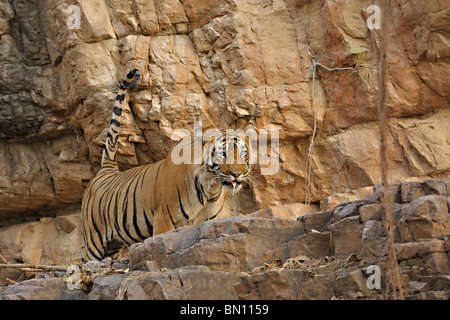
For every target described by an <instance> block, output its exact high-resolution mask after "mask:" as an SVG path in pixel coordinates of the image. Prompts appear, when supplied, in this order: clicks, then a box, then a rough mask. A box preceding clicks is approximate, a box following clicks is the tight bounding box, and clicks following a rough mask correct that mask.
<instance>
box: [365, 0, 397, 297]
mask: <svg viewBox="0 0 450 320" xmlns="http://www.w3.org/2000/svg"><path fill="white" fill-rule="evenodd" d="M387 5H388V2H387V1H381V6H380V7H381V10H382V30H381V31H380V48H379V60H378V83H379V100H378V116H379V121H380V165H381V181H382V182H381V184H382V186H383V193H382V197H381V205H382V207H383V209H384V220H385V221H384V224H385V229H386V241H387V247H388V265H389V273H388V274H387V277H386V278H387V281H388V285H387V288H386V298H388V290H389V285H391V286H392V295H393V298H394V299H397V298H399V299H403V292H402V286H401V282H400V275H399V271H398V263H397V255H396V253H395V245H394V227H395V222H394V214H393V210H392V203H393V199H392V195H391V192H390V190H389V180H388V171H389V168H388V163H387V150H388V139H389V126H388V116H387V108H388V106H387V99H386V90H387V85H386V77H387V74H386V48H387V35H388V30H387V23H386V22H387V18H388V15H387V14H388V12H389V8H388V7H387ZM372 39H373V38H372ZM397 294H398V296H397Z"/></svg>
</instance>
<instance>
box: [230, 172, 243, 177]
mask: <svg viewBox="0 0 450 320" xmlns="http://www.w3.org/2000/svg"><path fill="white" fill-rule="evenodd" d="M230 174H231V175H232V176H233V177H235V178H238V177H239V176H240V175H241V174H242V172H241V171H230Z"/></svg>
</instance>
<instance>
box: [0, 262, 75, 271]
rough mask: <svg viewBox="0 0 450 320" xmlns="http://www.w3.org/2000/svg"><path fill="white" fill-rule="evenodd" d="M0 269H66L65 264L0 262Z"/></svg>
mask: <svg viewBox="0 0 450 320" xmlns="http://www.w3.org/2000/svg"><path fill="white" fill-rule="evenodd" d="M0 269H21V270H22V269H26V270H25V271H33V272H48V271H67V267H65V266H48V265H43V264H30V263H9V264H0Z"/></svg>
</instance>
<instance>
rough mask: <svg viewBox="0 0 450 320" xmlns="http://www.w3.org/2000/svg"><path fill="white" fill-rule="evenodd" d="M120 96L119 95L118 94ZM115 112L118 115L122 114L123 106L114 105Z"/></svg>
mask: <svg viewBox="0 0 450 320" xmlns="http://www.w3.org/2000/svg"><path fill="white" fill-rule="evenodd" d="M117 97H119V96H117ZM113 112H114V114H115V115H116V116H121V115H122V108H118V107H116V106H114V109H113Z"/></svg>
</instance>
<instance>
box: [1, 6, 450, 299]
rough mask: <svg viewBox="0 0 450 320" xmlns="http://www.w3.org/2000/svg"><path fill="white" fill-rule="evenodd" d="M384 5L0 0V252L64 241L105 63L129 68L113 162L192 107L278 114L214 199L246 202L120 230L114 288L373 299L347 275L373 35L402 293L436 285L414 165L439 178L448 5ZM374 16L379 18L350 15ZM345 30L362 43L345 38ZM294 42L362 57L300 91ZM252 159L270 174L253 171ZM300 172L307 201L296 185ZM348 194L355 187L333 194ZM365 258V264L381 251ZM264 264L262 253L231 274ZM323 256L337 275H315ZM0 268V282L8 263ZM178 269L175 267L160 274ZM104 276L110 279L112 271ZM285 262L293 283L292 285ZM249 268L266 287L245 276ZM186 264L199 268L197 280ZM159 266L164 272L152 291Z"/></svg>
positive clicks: (369, 158)
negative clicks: (382, 78) (176, 226)
mask: <svg viewBox="0 0 450 320" xmlns="http://www.w3.org/2000/svg"><path fill="white" fill-rule="evenodd" d="M385 9H386V11H385V12H387V14H386V16H381V17H378V16H376V13H373V12H372V11H370V10H368V4H367V1H362V0H358V1H353V0H352V1H350V0H341V1H338V2H336V1H328V0H320V1H293V0H284V1H283V0H257V1H254V0H244V1H233V0H213V1H199V0H133V1H128V2H127V1H111V0H27V1H25V0H14V1H13V0H3V1H0V251H1V253H2V255H4V256H5V258H6V259H7V260H8V261H9V262H27V263H55V264H59V263H61V259H62V258H64V259H63V260H64V261H66V260H68V261H70V260H72V259H76V258H77V257H78V256H79V249H80V235H79V231H78V226H79V221H78V219H77V215H78V210H79V205H80V202H81V199H82V196H83V192H84V189H85V187H86V185H87V183H88V182H89V180H90V179H92V178H93V177H94V175H95V173H96V172H97V170H98V168H99V163H100V158H101V152H102V147H103V145H104V141H105V138H106V132H107V127H108V123H109V119H110V116H111V112H112V105H113V101H114V98H115V94H116V92H117V90H118V88H119V81H120V80H122V79H123V77H124V76H125V74H126V73H127V72H128V70H129V69H131V68H138V69H139V70H140V71H141V73H142V77H141V81H140V83H139V85H138V87H137V88H136V90H135V91H134V92H132V93H131V94H130V97H129V106H130V107H129V108H125V109H124V112H123V117H122V118H123V124H122V126H121V131H120V139H119V156H118V159H119V162H120V163H119V164H120V166H121V168H123V169H126V168H130V167H132V166H136V165H141V164H146V163H151V162H154V161H157V160H160V159H162V158H164V157H166V156H167V155H168V150H170V147H171V145H172V144H173V143H174V142H173V141H172V138H175V137H178V138H179V137H180V132H181V131H178V129H184V130H187V131H188V132H192V131H193V129H194V123H195V122H196V121H201V123H202V128H203V129H204V130H206V129H209V128H220V129H228V128H232V129H235V128H242V127H243V126H244V125H245V124H246V123H247V122H248V121H253V122H254V124H255V126H256V128H257V129H258V130H259V134H260V140H262V139H263V138H264V136H263V133H264V132H263V130H265V129H267V130H269V129H271V130H278V131H274V136H275V133H278V137H279V140H278V141H277V142H278V143H277V144H274V145H272V147H273V146H275V145H278V147H279V148H278V150H276V149H275V150H272V152H270V154H269V153H267V152H264V150H263V149H264V148H263V147H264V145H260V146H259V151H260V154H262V155H263V156H269V155H270V156H272V157H273V158H272V162H266V163H265V162H264V160H267V159H266V158H267V157H260V158H258V163H257V164H256V165H255V174H254V176H253V177H251V183H250V185H249V186H248V187H246V188H245V189H244V191H243V192H241V193H240V194H239V195H238V196H236V197H231V198H230V203H229V204H228V205H229V208H230V209H227V210H224V213H223V215H222V217H223V218H225V217H229V216H234V215H236V214H239V213H240V214H246V215H248V214H250V213H251V214H250V215H248V216H246V217H232V218H228V219H227V220H220V221H214V222H211V223H207V224H204V225H202V226H194V227H192V228H190V229H182V230H177V231H174V232H172V233H169V234H168V235H164V236H161V237H155V238H152V239H149V240H147V241H146V242H145V243H144V244H141V245H139V246H136V247H135V248H134V249H133V251H132V260H131V265H132V266H133V268H135V269H136V272H138V273H137V274H136V277H138V279H137V280H136V281H130V286H131V285H132V286H133V287H134V288H135V289H131V287H130V288H129V290H128V289H126V291H124V293H123V294H124V296H123V297H125V298H130V299H131V298H133V297H144V296H148V297H153V296H154V297H162V298H163V297H174V296H180V297H187V298H188V297H201V296H200V294H201V293H199V292H194V291H192V292H191V291H187V287H189V286H183V285H182V283H189V284H191V283H194V282H195V281H196V280H195V281H194V279H210V280H211V279H214V277H217V279H216V281H219V282H220V283H223V285H224V286H227V288H229V289H230V290H228V291H227V290H225V291H224V293H223V294H226V295H227V297H228V296H229V297H243V298H253V297H267V298H273V297H288V296H290V297H295V298H301V297H303V298H312V297H316V296H320V297H327V298H331V297H333V296H335V297H339V296H343V297H346V298H348V297H362V296H363V297H374V296H375V292H376V294H378V293H379V292H378V291H376V290H375V291H367V290H366V289H364V288H365V287H364V286H363V285H362V283H363V277H365V276H366V274H365V273H364V272H363V271H361V270H362V269H361V268H360V266H370V264H369V262H367V261H369V258H368V257H369V256H370V255H372V256H373V257H372V258H374V259H375V258H376V259H379V257H380V255H381V252H383V250H384V247H383V241H382V240H379V239H383V236H384V234H383V225H382V222H381V220H380V212H379V204H378V203H377V200H376V199H369V200H368V199H366V200H364V201H363V200H358V201H356V200H357V199H362V198H364V196H366V195H368V194H370V192H371V190H372V188H373V186H374V185H376V184H377V183H379V182H380V179H381V172H380V165H379V143H378V142H379V135H378V131H379V129H378V122H377V119H378V116H377V110H376V99H377V97H378V93H379V88H378V81H377V76H378V71H377V70H376V68H374V66H376V64H377V52H378V49H379V48H378V45H379V43H380V36H386V37H387V38H388V44H389V45H388V48H387V90H388V92H387V104H388V113H389V134H390V135H389V141H387V143H388V146H389V148H388V151H387V152H388V154H387V159H388V160H387V161H388V167H389V174H390V176H389V180H390V182H391V183H393V184H394V185H395V186H397V187H395V188H394V189H395V190H396V191H395V194H396V196H397V198H396V203H397V204H398V208H397V210H396V214H397V228H398V233H397V237H398V239H397V240H398V241H400V242H399V254H400V258H399V259H400V264H401V265H402V266H403V267H404V268H406V269H403V270H409V269H407V268H410V269H411V270H410V271H404V272H406V273H405V274H407V277H408V279H406V276H404V281H406V283H405V285H406V284H407V285H408V288H409V287H411V288H412V289H411V290H412V291H411V292H416V291H417V292H419V293H418V294H419V296H420V295H421V294H422V296H423V295H424V294H425V293H424V292H427V293H426V295H428V293H429V292H441V293H436V294H437V295H442V294H443V295H444V296H446V297H448V293H447V291H445V290H447V289H445V288H444V289H443V285H442V283H445V282H442V281H444V280H443V279H447V278H446V277H445V272H444V271H443V270H448V262H446V261H447V260H446V257H447V258H448V248H449V245H448V243H447V242H448V240H446V238H445V237H446V236H448V234H449V233H448V216H447V217H446V216H445V215H442V214H441V213H442V212H444V211H445V204H446V203H447V207H448V199H447V198H445V197H448V192H447V193H445V190H446V189H445V188H448V186H447V185H448V183H447V182H445V181H446V180H439V179H437V180H434V179H433V180H428V179H430V178H442V179H445V178H448V177H450V160H449V159H450V141H449V137H450V127H449V126H448V123H449V121H450V104H449V97H450V89H449V87H448V86H447V83H448V80H449V76H448V75H449V74H450V50H449V49H448V48H449V43H450V24H449V23H448V16H449V10H450V9H449V8H448V5H447V4H446V2H445V1H440V0H432V1H424V2H422V3H419V4H417V3H415V4H414V5H412V4H411V3H410V1H407V0H398V1H390V2H389V4H388V8H385ZM379 19H385V21H386V23H385V24H383V25H385V28H386V30H377V29H369V26H375V27H376V25H377V22H379ZM355 47H363V48H365V51H364V52H362V53H359V54H352V53H351V49H354V48H355ZM312 55H313V56H314V58H315V59H316V60H317V62H319V63H321V64H322V65H323V66H328V67H330V68H336V67H350V66H356V65H358V66H359V65H360V66H362V67H358V68H357V72H353V71H351V70H338V71H332V72H330V71H328V70H326V69H325V68H323V67H322V66H317V73H316V75H317V77H316V79H315V81H314V83H315V86H314V95H313V92H312V83H313V81H312V80H313V79H312V70H313V64H312ZM312 95H313V96H314V108H313V99H312ZM314 111H315V112H314ZM314 119H315V120H316V127H317V132H316V135H315V140H314V144H313V145H312V146H311V148H310V143H311V137H312V135H313V128H314ZM309 149H311V160H312V161H311V163H312V170H311V175H310V176H309V175H308V173H307V171H306V158H307V155H308V151H309ZM266 153H267V154H266ZM275 160H276V162H273V161H275ZM271 165H275V168H276V170H275V171H276V173H275V174H273V175H266V174H261V173H262V172H263V169H264V168H266V167H267V166H271ZM405 181H415V182H405ZM423 181H426V182H423ZM433 181H434V182H433ZM438 181H440V182H438ZM442 181H444V182H442ZM402 182H403V183H402ZM308 183H310V186H311V187H310V193H309V196H308V200H310V201H311V202H312V204H309V203H305V202H307V201H306V194H307V191H306V189H307V188H306V186H307V184H308ZM434 183H435V184H434ZM442 185H446V186H447V187H445V188H444V187H443V186H442ZM351 200H355V201H356V202H351V203H348V204H342V205H339V206H337V205H338V204H340V203H343V202H344V203H347V202H348V201H351ZM336 206H337V207H336ZM233 208H234V210H233ZM319 210H321V211H320V213H317V214H311V213H312V212H316V211H319ZM252 212H253V213H252ZM307 213H310V214H308V215H307V216H305V220H302V221H300V222H296V221H295V218H296V217H298V216H303V215H305V214H307ZM69 214H70V215H69ZM274 216H277V217H279V218H283V219H282V220H277V219H274V218H273V217H274ZM289 219H291V220H289ZM292 219H294V220H292ZM330 219H331V220H330ZM24 222H26V223H24ZM325 225H326V228H325ZM323 228H325V229H323ZM270 230H273V232H274V233H273V234H272V233H271V231H270ZM314 230H315V231H314ZM316 231H318V232H316ZM350 231H351V232H350ZM180 236H183V237H184V236H185V237H186V238H183V239H181V238H179V237H180ZM275 236H276V237H275ZM166 237H167V238H166ZM278 237H280V238H278ZM349 237H350V238H349ZM442 237H444V238H442ZM56 239H57V240H56ZM273 239H278V240H277V241H275V240H273ZM199 240H201V241H199ZM252 242H255V243H257V244H258V245H261V244H263V243H266V242H267V248H265V249H261V248H260V249H255V250H256V251H255V252H253V251H252V250H253V249H252V248H253V246H252ZM57 243H58V244H60V245H59V246H55V244H57ZM329 243H332V246H329V245H328V244H329ZM402 246H403V247H402ZM306 247H307V248H309V249H308V250H310V251H308V250H306V249H305V248H306ZM150 248H157V250H156V249H155V250H153V249H152V250H150ZM194 248H195V250H194ZM197 249H201V250H199V251H198V252H197ZM214 250H219V251H220V250H227V251H225V252H234V251H233V250H237V251H238V252H241V253H242V255H239V254H238V253H230V254H226V255H214V254H213V253H214V252H215V251H214ZM230 250H231V251H230ZM257 250H259V251H257ZM182 252H184V253H185V254H184V253H183V254H181V253H182ZM351 253H354V254H356V256H357V257H358V259H361V260H355V261H353V262H348V263H353V265H352V267H351V268H354V269H351V268H350V267H349V265H348V263H347V264H345V261H344V262H342V261H343V260H342V259H344V260H345V259H347V258H348V255H350V254H351ZM67 255H69V256H68V257H67ZM327 255H328V256H330V255H333V256H334V259H335V260H333V261H331V260H327V259H325V257H326V256H327ZM360 255H361V256H360ZM297 256H306V257H308V258H309V259H310V260H308V261H306V260H305V261H303V260H302V261H303V262H300V260H296V261H297V262H295V261H291V263H294V264H298V263H300V264H302V265H303V266H305V264H306V265H307V269H308V270H309V269H311V268H313V267H314V268H315V269H314V270H313V271H311V272H312V274H315V275H317V276H315V277H314V278H312V277H311V276H310V275H308V272H309V271H304V270H302V269H301V268H300V269H294V270H292V271H286V268H285V267H283V268H284V269H283V268H281V267H280V266H278V267H280V268H281V269H280V268H279V269H276V268H275V266H276V264H273V261H272V260H271V259H280V261H281V262H282V263H283V264H284V263H286V262H287V261H288V259H289V258H295V257H297ZM211 259H212V260H211ZM214 259H216V260H214ZM321 259H322V260H321ZM323 259H325V260H326V261H325V260H323ZM203 260H205V261H210V263H209V264H208V265H205V264H202V263H201V261H203ZM377 261H380V262H377V265H378V266H380V268H381V270H383V263H384V262H382V260H377ZM313 262H314V263H316V264H317V266H313V265H312V263H313ZM413 262H414V263H415V262H417V263H418V265H419V267H415V266H414V263H413ZM64 263H66V262H64ZM69 263H70V262H69ZM264 263H267V264H269V265H270V266H271V268H272V269H273V268H275V269H273V270H272V269H270V270H266V272H263V273H255V274H248V273H249V272H251V271H252V270H253V269H252V268H258V266H259V267H261V266H263V265H264ZM308 263H310V264H311V265H308ZM340 263H344V265H346V266H347V267H345V268H344V269H342V270H343V271H344V270H346V271H345V273H342V274H340V273H339V276H336V277H335V275H333V276H330V274H331V273H322V271H324V272H325V271H327V270H337V269H333V268H337V267H338V265H340ZM191 264H193V265H194V266H195V267H194V269H192V268H191V269H189V266H191ZM204 265H205V267H203V266H204ZM325 265H326V267H324V266H325ZM227 266H228V267H227ZM318 266H322V267H323V268H321V269H317V268H319V267H318ZM316 267H317V268H316ZM146 268H147V269H148V270H149V271H145V270H147V269H146ZM155 268H156V269H157V270H159V269H158V268H169V269H168V271H167V272H166V273H160V274H159V275H157V277H159V278H152V277H150V276H148V275H145V274H146V273H148V272H155V271H151V270H154V269H155ZM201 268H206V269H201ZM355 268H356V269H355ZM421 268H423V269H421ZM238 270H239V272H243V273H247V274H245V275H240V274H239V273H236V272H237V271H238ZM288 270H290V269H288ZM424 270H425V271H424ZM139 272H140V273H139ZM201 272H203V274H202V273H201ZM305 272H306V273H305ZM327 272H328V271H327ZM330 272H331V271H330ZM402 272H403V271H402ZM0 274H1V275H2V277H0V278H1V280H0V281H1V282H0V283H1V284H6V280H5V278H6V277H9V278H14V279H15V280H17V279H18V278H20V277H21V276H23V275H22V273H19V274H17V273H16V274H13V273H11V270H9V271H8V272H6V271H5V270H3V271H1V272H0ZM178 274H180V279H184V280H182V281H181V282H180V281H179V282H178V283H177V282H173V281H178V280H177V279H178V278H177V277H175V275H178ZM153 276H155V277H156V275H153ZM111 277H112V278H114V279H115V280H114V281H115V282H114V281H113V282H114V283H116V284H117V283H121V281H120V279H128V276H127V275H113V276H111ZM230 277H231V278H230ZM292 277H294V278H295V280H296V281H295V282H298V283H302V284H301V285H300V286H299V287H296V288H292V286H291V284H292ZM330 277H331V278H330ZM427 277H428V278H427ZM112 278H109V279H112ZM310 278H311V279H310ZM249 279H250V280H249ZM267 279H272V280H273V282H271V283H272V284H270V285H268V286H272V287H270V288H269V287H267V288H266V289H267V290H266V291H264V292H262V291H258V290H259V289H258V283H268V282H265V281H266V280H267ZM330 279H331V280H330ZM405 279H406V280H405ZM426 279H429V281H428V280H426ZM210 280H208V281H210ZM28 281H32V282H33V281H34V280H28ZM101 281H106V284H107V282H108V281H109V280H107V279H106V278H105V280H98V283H97V284H94V288H93V291H92V292H91V293H90V297H94V296H95V295H94V292H98V296H97V297H103V296H104V297H109V298H111V297H112V296H113V294H112V293H110V294H106V293H105V292H104V291H101V288H102V286H103V285H105V286H106V284H105V283H104V282H101ZM111 281H112V280H111ZM141 281H142V283H144V282H145V283H146V284H145V285H144V284H142V285H140V284H139V283H141ZM204 281H205V282H201V283H203V284H200V282H199V283H198V285H199V286H201V285H209V282H207V280H204ZM267 281H268V280H267ZM330 281H331V282H330ZM446 281H448V279H447V280H446ZM100 282H101V283H102V284H100ZM161 283H170V284H171V285H173V290H172V291H170V290H169V291H170V292H169V291H168V292H169V293H166V292H165V291H161V288H160V284H161ZM236 283H239V285H236ZM308 283H311V286H309V285H307V284H308ZM30 285H31V286H33V284H32V283H31V284H30ZM142 286H144V287H146V288H153V289H151V290H153V291H152V293H150V291H151V290H150V289H145V290H144V289H142V288H143V287H142ZM180 286H181V287H180ZM192 286H193V287H195V286H194V285H192ZM330 286H331V287H330ZM346 287H349V288H353V289H351V290H350V289H348V290H347V289H345V290H344V289H343V288H346ZM22 288H23V287H22ZM299 288H300V289H299ZM330 288H333V289H330ZM338 288H342V289H338ZM257 289H258V290H257ZM413 289H414V290H415V291H414V290H413ZM8 290H9V289H8ZM11 290H13V289H11ZM108 290H109V289H108ZM111 290H112V291H111V292H115V291H114V290H115V289H114V290H113V289H111ZM133 290H134V291H133ZM149 290H150V291H149ZM255 290H256V291H255ZM346 290H347V291H346ZM349 290H350V291H349ZM255 292H256V293H255ZM267 292H272V293H271V294H269V293H267ZM442 292H444V293H442ZM411 294H412V293H411ZM414 294H415V293H414ZM430 294H431V296H430V297H432V295H433V294H434V293H430ZM422 296H420V297H422ZM24 297H25V296H24ZM436 297H438V296H436ZM439 297H441V296H439Z"/></svg>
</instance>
